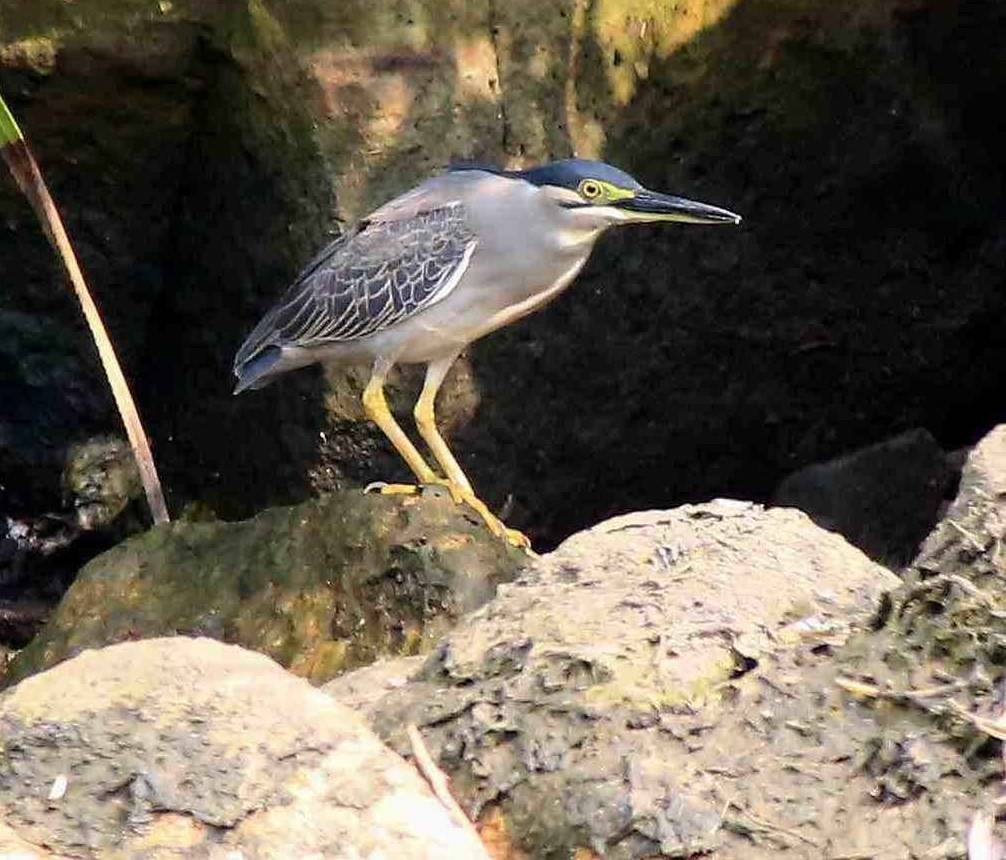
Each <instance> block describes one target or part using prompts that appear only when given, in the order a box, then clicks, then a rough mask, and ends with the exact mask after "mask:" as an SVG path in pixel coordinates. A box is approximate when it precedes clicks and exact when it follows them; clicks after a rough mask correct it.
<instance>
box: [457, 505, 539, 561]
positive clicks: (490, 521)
mask: <svg viewBox="0 0 1006 860" xmlns="http://www.w3.org/2000/svg"><path fill="white" fill-rule="evenodd" d="M460 501H461V502H463V503H464V504H466V505H468V507H470V508H471V509H472V510H473V511H475V513H477V514H478V515H479V516H480V517H482V521H483V522H484V523H485V524H486V527H487V528H488V529H489V531H491V532H492V533H493V534H494V535H496V537H498V538H502V539H503V540H505V541H506V542H507V543H508V544H510V545H511V546H515V547H517V548H518V549H522V550H524V552H526V553H527V554H528V555H531V556H535V555H536V554H535V552H534V551H533V550H532V549H531V540H530V538H528V536H527V535H526V534H524V533H523V532H520V531H517V529H511V528H508V527H507V526H506V525H504V523H503V521H502V520H501V519H500V518H499V517H497V516H496V515H495V514H494V513H493V512H492V511H490V510H489V508H488V507H487V506H486V503H485V502H483V501H482V500H481V499H480V498H478V496H476V495H474V494H473V493H461V499H460Z"/></svg>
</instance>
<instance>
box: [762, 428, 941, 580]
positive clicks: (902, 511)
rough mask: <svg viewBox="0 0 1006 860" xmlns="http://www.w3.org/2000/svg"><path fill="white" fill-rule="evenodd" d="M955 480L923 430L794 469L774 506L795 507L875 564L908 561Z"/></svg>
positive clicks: (784, 482)
mask: <svg viewBox="0 0 1006 860" xmlns="http://www.w3.org/2000/svg"><path fill="white" fill-rule="evenodd" d="M957 477H958V476H957V475H955V474H954V472H953V467H952V465H951V463H950V460H949V458H948V457H947V455H946V454H945V453H944V451H943V449H942V448H940V446H939V445H938V444H937V442H936V440H935V439H934V438H933V436H932V434H931V433H929V432H928V431H926V430H910V431H909V432H907V433H903V434H901V435H900V436H895V437H894V438H893V439H888V440H886V441H884V442H880V443H878V444H876V445H871V446H869V447H867V448H863V449H862V450H860V451H854V452H852V453H851V454H847V455H845V456H844V457H840V458H838V459H836V460H831V461H829V462H827V463H819V464H815V465H813V466H808V467H807V468H805V469H801V470H800V471H799V472H796V473H795V474H793V475H790V476H789V477H788V478H786V479H785V480H784V481H783V482H782V483H781V484H780V485H779V487H778V488H777V489H776V491H775V494H774V496H773V500H772V501H773V504H776V505H780V506H782V507H793V508H799V509H800V510H801V511H803V512H804V513H806V514H808V515H809V516H810V517H811V519H813V520H814V522H815V523H817V524H818V525H819V526H821V527H822V528H825V529H828V530H829V531H835V532H838V533H839V534H840V535H842V536H843V537H844V538H845V539H846V540H848V541H849V542H850V543H851V544H853V545H854V546H858V547H859V548H860V549H861V550H863V552H865V553H866V554H867V555H869V556H870V557H871V558H873V559H874V560H876V561H878V562H880V563H881V564H886V565H887V566H889V567H894V568H900V567H903V566H904V565H905V564H907V563H908V562H909V561H911V560H912V559H913V558H914V557H915V554H916V552H918V549H919V545H920V544H921V543H922V540H923V538H925V537H926V536H927V535H928V534H929V532H930V531H932V529H933V526H935V525H936V521H937V519H938V517H939V514H940V512H941V508H942V507H943V506H944V504H945V500H946V498H947V496H948V494H949V493H950V492H951V491H952V489H953V483H954V481H955V480H956V478H957Z"/></svg>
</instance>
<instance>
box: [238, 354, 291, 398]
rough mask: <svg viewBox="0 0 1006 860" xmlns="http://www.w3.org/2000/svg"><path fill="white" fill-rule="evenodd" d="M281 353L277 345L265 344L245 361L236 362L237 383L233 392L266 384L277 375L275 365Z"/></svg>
mask: <svg viewBox="0 0 1006 860" xmlns="http://www.w3.org/2000/svg"><path fill="white" fill-rule="evenodd" d="M282 355H283V353H282V350H280V348H279V347H278V346H267V347H266V348H265V349H264V350H262V351H261V352H259V353H258V354H256V355H254V356H252V357H251V358H249V359H247V360H246V361H243V362H241V363H240V364H236V365H235V366H234V375H235V376H236V377H237V378H238V384H237V385H236V386H235V388H234V393H235V394H240V393H241V392H242V391H245V390H246V389H251V390H253V391H254V390H255V389H257V388H264V387H265V386H267V385H268V384H269V383H270V382H272V381H273V379H274V378H275V377H276V376H277V372H275V371H276V370H277V368H276V365H277V364H279V361H280V359H281V358H282ZM279 372H282V371H279Z"/></svg>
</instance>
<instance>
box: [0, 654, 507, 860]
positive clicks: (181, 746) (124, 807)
mask: <svg viewBox="0 0 1006 860" xmlns="http://www.w3.org/2000/svg"><path fill="white" fill-rule="evenodd" d="M0 727H2V733H3V739H4V755H3V758H2V760H0V821H2V823H3V824H2V827H0V850H2V851H4V852H5V853H4V856H5V857H12V856H17V857H24V858H26V860H27V858H53V857H67V856H72V857H81V856H100V857H104V858H110V860H111V859H112V858H123V859H124V858H128V857H145V858H151V860H160V858H174V857H181V856H185V857H194V856H198V857H206V858H214V860H224V858H234V857H236V856H244V857H261V858H269V857H274V858H281V857H331V858H345V860H350V858H360V857H378V856H383V857H395V858H402V860H413V858H414V860H441V858H445V857H451V858H455V857H456V858H459V860H460V858H465V860H468V858H471V860H486V858H487V856H488V855H486V853H485V851H484V850H483V848H482V846H481V845H480V844H478V843H477V842H476V841H475V840H474V839H473V838H472V837H470V836H468V834H467V833H466V832H465V831H463V830H461V829H460V828H458V827H457V826H455V825H454V824H453V823H452V821H451V819H450V816H449V814H448V813H447V812H446V810H445V809H444V808H443V807H442V806H441V805H440V803H439V802H438V801H437V800H436V799H435V798H434V797H433V795H432V793H431V792H430V791H429V789H428V788H427V786H426V783H425V782H423V780H422V779H421V778H420V777H419V775H418V774H417V773H416V772H415V771H414V770H413V768H412V767H411V766H410V765H408V764H406V763H405V762H404V761H402V760H401V759H400V758H399V757H398V756H396V755H394V754H393V753H392V752H390V751H389V750H388V749H386V748H385V747H384V746H383V745H382V744H381V743H380V742H379V741H378V740H377V739H376V738H375V737H374V735H373V734H372V733H371V732H370V731H369V730H368V729H367V728H365V727H364V725H363V722H362V721H361V720H360V719H359V718H358V717H357V716H355V715H354V714H353V713H352V712H350V711H349V710H348V709H346V708H343V707H340V706H339V705H337V704H335V703H333V702H332V700H331V698H329V697H327V696H325V695H324V694H323V693H320V692H318V691H316V690H314V689H312V688H311V687H310V686H309V685H308V684H307V683H306V682H304V681H303V680H301V679H298V678H294V677H293V676H291V675H289V674H288V673H286V672H284V671H283V670H282V669H280V667H278V666H277V665H276V664H275V663H274V662H272V661H271V660H269V659H267V658H266V657H263V656H261V655H259V654H253V653H251V652H248V651H245V650H243V649H240V648H236V647H233V646H227V645H222V644H220V643H217V642H213V641H211V640H207V639H187V638H184V637H175V638H171V639H155V640H150V641H146V642H136V643H124V644H120V645H114V646H111V647H109V648H104V649H101V650H98V651H89V652H88V653H86V654H83V655H81V656H80V657H77V658H75V659H74V660H72V661H68V662H66V663H64V664H62V665H60V666H58V667H56V668H55V669H52V670H50V671H49V672H45V673H43V674H41V675H38V676H36V677H34V678H30V679H28V680H26V681H24V682H22V683H21V684H19V685H18V686H17V687H15V688H14V689H12V690H9V691H7V692H6V693H4V694H3V696H2V697H0ZM61 780H65V784H64V791H63V793H62V794H61V796H59V797H53V798H52V799H48V798H50V796H51V795H52V794H59V792H58V791H57V792H53V791H52V788H53V786H54V785H57V784H58V783H59V782H60V781H61ZM16 852H22V853H16Z"/></svg>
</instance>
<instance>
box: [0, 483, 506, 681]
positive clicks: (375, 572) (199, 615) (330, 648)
mask: <svg viewBox="0 0 1006 860" xmlns="http://www.w3.org/2000/svg"><path fill="white" fill-rule="evenodd" d="M524 559H525V556H524V555H523V553H521V552H519V551H517V550H514V549H512V548H510V547H509V546H507V545H505V544H503V543H502V542H500V541H499V540H497V539H496V538H494V537H493V536H492V535H491V534H490V533H489V532H488V531H486V529H485V528H484V526H483V525H482V524H481V522H477V521H475V520H474V519H472V518H470V517H469V515H468V514H467V513H466V510H465V509H463V508H461V507H458V506H457V505H455V504H454V503H453V502H452V501H451V500H450V499H449V498H443V497H441V496H440V495H439V494H427V495H425V496H423V497H388V496H380V495H364V494H363V493H361V492H359V491H348V492H345V493H337V494H333V495H329V496H325V497H322V498H321V499H318V500H316V501H311V502H307V503H305V504H302V505H297V506H294V507H289V508H275V509H270V510H267V511H265V512H263V513H262V514H260V515H258V516H257V517H255V518H254V519H251V520H248V521H246V522H238V523H226V522H176V523H173V524H171V525H169V526H163V527H159V528H155V529H153V530H151V531H149V532H146V533H145V534H142V535H139V536H137V537H135V538H132V539H131V540H128V541H126V542H125V543H123V544H121V545H119V546H117V547H115V548H114V549H112V550H111V551H109V552H107V553H105V554H103V555H101V556H98V557H97V558H96V559H94V560H93V561H91V562H90V563H89V564H88V565H87V566H86V567H84V569H83V570H82V571H81V573H80V575H79V576H78V578H77V580H76V582H74V584H73V586H72V587H71V588H70V590H69V591H68V592H67V594H66V596H65V597H64V599H63V601H62V603H61V604H60V606H59V608H58V609H57V610H56V612H55V613H54V615H53V617H52V618H51V619H50V621H49V622H48V624H47V625H46V626H45V628H44V629H43V630H42V631H41V633H40V634H39V635H38V636H37V637H36V639H35V640H34V641H33V642H32V643H31V644H30V645H29V646H28V647H27V648H25V649H24V650H23V651H21V652H20V653H19V654H18V655H17V657H16V658H15V659H14V661H13V662H12V663H11V665H10V667H9V671H8V673H7V678H6V680H7V681H8V682H13V681H17V680H20V679H21V678H24V677H26V676H27V675H31V674H33V673H35V672H38V671H40V670H42V669H47V668H49V667H50V666H52V665H54V664H56V663H58V662H60V661H62V660H64V659H66V658H68V657H71V656H73V655H75V654H77V653H79V652H80V651H82V650H84V649H86V648H96V647H100V646H103V645H108V644H110V643H113V642H120V641H123V640H127V639H140V638H150V637H154V636H164V635H171V634H174V633H182V634H186V635H191V636H209V637H212V638H214V639H220V640H223V641H225V642H232V643H235V644H239V645H242V646H244V647H246V648H250V649H253V650H255V651H260V652H262V653H264V654H268V655H269V656H270V657H272V658H273V659H275V660H276V661H277V662H279V663H280V664H281V665H283V666H285V667H287V668H289V669H290V670H291V671H292V672H294V673H296V674H298V675H302V676H304V677H307V678H309V679H310V680H312V681H316V682H321V681H325V680H328V679H330V678H332V677H334V676H335V675H337V674H339V673H340V672H342V671H344V670H346V669H350V668H354V667H357V666H362V665H366V664H368V663H370V662H371V661H373V660H374V659H375V658H376V657H377V656H379V655H407V654H416V653H419V652H421V651H423V650H425V649H427V648H428V647H429V646H430V645H431V644H432V643H433V642H434V641H436V639H437V638H439V637H440V636H441V635H442V634H443V633H445V632H446V631H447V630H448V629H449V628H450V627H451V626H452V623H453V621H454V620H455V619H456V618H457V617H458V616H459V615H461V614H462V613H465V612H468V611H471V610H473V609H475V608H476V607H478V606H480V605H481V604H483V603H485V602H486V601H487V600H489V599H490V598H491V597H492V596H493V594H494V592H495V588H496V585H497V584H498V583H500V582H506V581H508V580H510V579H512V578H513V577H514V576H515V575H516V573H517V571H518V570H519V568H520V567H521V566H522V564H523V563H524Z"/></svg>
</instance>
